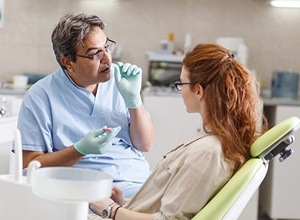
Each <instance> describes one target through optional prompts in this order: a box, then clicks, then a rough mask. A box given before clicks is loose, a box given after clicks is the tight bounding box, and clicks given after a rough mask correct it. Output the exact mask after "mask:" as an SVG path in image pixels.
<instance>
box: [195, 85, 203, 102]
mask: <svg viewBox="0 0 300 220" xmlns="http://www.w3.org/2000/svg"><path fill="white" fill-rule="evenodd" d="M195 93H196V97H197V100H201V99H202V98H203V97H204V88H203V87H202V86H201V85H200V84H197V85H196V86H195Z"/></svg>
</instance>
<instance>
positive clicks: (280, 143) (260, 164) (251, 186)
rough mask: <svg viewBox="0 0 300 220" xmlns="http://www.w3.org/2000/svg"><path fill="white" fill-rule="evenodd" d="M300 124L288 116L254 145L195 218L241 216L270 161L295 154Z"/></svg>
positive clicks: (197, 219)
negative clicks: (243, 160)
mask: <svg viewBox="0 0 300 220" xmlns="http://www.w3.org/2000/svg"><path fill="white" fill-rule="evenodd" d="M299 127H300V119H299V118H297V117H291V118H288V119H286V120H284V121H282V122H281V123H279V124H277V125H276V126H274V127H273V128H271V129H270V130H268V131H267V132H266V133H264V134H263V135H262V136H261V137H259V138H258V139H257V140H256V141H255V142H254V143H253V145H252V146H251V149H250V153H251V157H252V158H251V159H249V160H248V161H247V162H246V163H245V164H244V165H243V166H242V167H241V168H240V170H238V172H236V173H235V174H234V175H233V176H232V178H231V179H230V180H229V181H228V182H227V183H226V184H225V186H224V187H223V188H222V189H221V190H220V191H219V192H218V193H217V195H216V196H214V197H213V198H212V199H211V200H210V201H209V202H208V203H207V204H206V206H205V207H204V208H203V209H201V210H200V211H199V212H198V214H197V215H196V216H195V217H194V218H193V219H192V220H207V219H213V220H221V219H222V220H235V219H237V218H238V217H239V215H240V214H241V212H242V211H243V209H244V208H245V206H246V205H247V203H248V202H249V200H250V199H251V197H252V196H253V194H254V193H255V191H256V190H257V189H258V188H259V186H260V184H261V182H262V181H263V180H264V178H265V176H266V174H267V171H268V165H269V162H270V161H271V160H272V159H273V158H275V157H276V156H277V155H278V156H279V161H281V162H282V161H284V160H285V159H286V158H288V157H289V156H290V155H291V154H292V152H293V151H292V150H291V149H290V148H289V145H290V144H291V143H293V141H294V139H295V137H294V132H295V131H297V130H298V129H299Z"/></svg>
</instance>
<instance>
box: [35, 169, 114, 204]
mask: <svg viewBox="0 0 300 220" xmlns="http://www.w3.org/2000/svg"><path fill="white" fill-rule="evenodd" d="M31 187H32V191H33V193H34V194H35V195H36V196H38V197H40V198H44V199H49V200H55V201H63V202H81V201H86V202H92V201H100V200H103V199H105V198H109V197H110V196H111V191H112V177H111V176H110V175H108V174H106V173H104V172H101V171H97V170H91V169H83V168H73V167H44V168H40V169H37V170H35V171H34V172H33V174H32V179H31Z"/></svg>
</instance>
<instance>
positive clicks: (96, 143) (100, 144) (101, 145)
mask: <svg viewBox="0 0 300 220" xmlns="http://www.w3.org/2000/svg"><path fill="white" fill-rule="evenodd" d="M120 130H121V127H120V126H118V127H115V128H111V129H109V128H107V127H106V126H104V127H103V128H101V129H99V130H93V131H90V132H89V133H87V134H86V135H85V136H84V137H83V138H82V139H81V140H80V141H78V142H76V143H75V144H74V147H75V149H76V150H77V151H78V152H79V153H81V154H83V155H87V154H103V153H104V152H105V151H106V150H107V149H108V148H109V147H110V146H111V140H112V139H113V138H114V137H115V136H116V135H117V134H118V133H119V131H120Z"/></svg>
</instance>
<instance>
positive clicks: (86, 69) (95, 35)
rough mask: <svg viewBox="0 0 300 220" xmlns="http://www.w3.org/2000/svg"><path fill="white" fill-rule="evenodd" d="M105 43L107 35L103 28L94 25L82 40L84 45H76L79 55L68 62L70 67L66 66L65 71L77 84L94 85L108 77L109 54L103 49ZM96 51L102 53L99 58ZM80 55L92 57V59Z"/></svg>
mask: <svg viewBox="0 0 300 220" xmlns="http://www.w3.org/2000/svg"><path fill="white" fill-rule="evenodd" d="M106 43H107V37H106V35H105V34H104V32H103V30H101V28H99V27H94V28H93V31H92V32H91V33H90V34H89V35H88V36H87V38H86V39H85V40H84V45H80V44H79V45H78V46H77V52H76V54H77V55H79V56H77V58H76V62H72V61H71V62H70V66H71V67H69V68H68V67H67V72H68V74H69V75H70V77H71V78H72V80H73V81H74V82H75V83H76V84H77V85H78V86H81V87H83V88H89V87H94V86H96V85H97V84H98V83H100V82H106V81H108V80H109V79H110V66H111V54H110V53H108V52H106V51H105V45H106ZM103 51H104V52H103ZM98 53H102V55H103V57H102V56H100V59H99V54H98ZM97 54H98V55H97ZM82 56H87V57H94V59H89V58H86V57H82Z"/></svg>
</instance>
